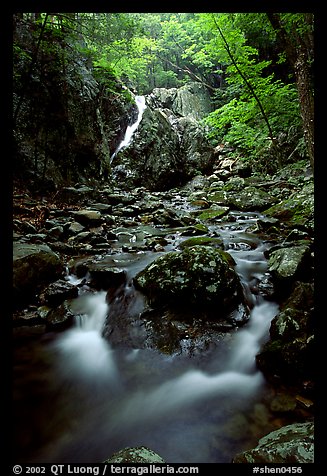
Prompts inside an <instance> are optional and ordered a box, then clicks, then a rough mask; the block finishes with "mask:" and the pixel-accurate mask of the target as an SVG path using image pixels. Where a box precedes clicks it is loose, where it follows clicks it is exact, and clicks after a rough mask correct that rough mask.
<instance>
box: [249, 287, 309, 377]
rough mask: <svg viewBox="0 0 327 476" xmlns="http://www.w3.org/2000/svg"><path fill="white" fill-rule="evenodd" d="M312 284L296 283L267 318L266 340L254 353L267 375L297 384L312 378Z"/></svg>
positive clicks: (259, 365) (261, 368)
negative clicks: (267, 330)
mask: <svg viewBox="0 0 327 476" xmlns="http://www.w3.org/2000/svg"><path fill="white" fill-rule="evenodd" d="M313 303H314V292H313V285H312V284H310V283H302V282H297V283H296V284H295V286H294V289H293V291H292V293H291V295H290V297H289V298H288V299H287V300H286V302H285V303H284V304H283V305H282V306H281V310H280V312H279V313H278V314H277V316H275V317H274V319H273V320H272V321H271V326H270V331H269V332H270V340H269V341H268V342H266V343H265V345H264V346H263V347H262V349H261V351H260V353H259V354H258V355H257V356H256V361H257V365H258V367H259V369H260V370H261V371H262V372H263V373H264V374H265V375H266V376H267V377H268V378H271V377H273V378H275V377H276V376H278V377H279V378H280V379H282V380H283V381H285V382H288V383H289V382H293V383H299V382H301V381H310V380H313V379H314V373H315V364H314V362H315V349H314V323H313Z"/></svg>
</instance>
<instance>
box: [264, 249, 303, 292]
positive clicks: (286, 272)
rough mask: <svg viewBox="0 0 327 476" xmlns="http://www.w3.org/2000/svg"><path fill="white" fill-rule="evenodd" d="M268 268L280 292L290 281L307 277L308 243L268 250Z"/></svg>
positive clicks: (283, 290)
mask: <svg viewBox="0 0 327 476" xmlns="http://www.w3.org/2000/svg"><path fill="white" fill-rule="evenodd" d="M268 255H269V258H268V270H269V271H270V273H271V275H272V278H273V280H274V282H275V284H276V287H277V289H278V290H280V291H281V292H282V293H284V292H285V290H286V288H287V287H288V286H289V285H290V283H292V282H294V281H296V280H297V279H299V278H301V277H303V278H304V279H308V278H309V277H310V275H311V274H312V273H311V270H310V267H311V255H310V245H309V244H304V245H302V244H300V245H297V246H289V247H284V248H280V249H277V250H273V251H271V250H270V251H269V252H268Z"/></svg>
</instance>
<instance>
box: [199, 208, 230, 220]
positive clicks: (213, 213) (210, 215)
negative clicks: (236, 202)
mask: <svg viewBox="0 0 327 476" xmlns="http://www.w3.org/2000/svg"><path fill="white" fill-rule="evenodd" d="M228 212H229V207H218V206H216V207H215V208H214V207H212V208H208V209H207V210H204V211H202V212H201V213H199V214H197V218H198V219H199V220H202V221H211V220H215V219H218V218H221V217H223V216H225V215H227V213H228Z"/></svg>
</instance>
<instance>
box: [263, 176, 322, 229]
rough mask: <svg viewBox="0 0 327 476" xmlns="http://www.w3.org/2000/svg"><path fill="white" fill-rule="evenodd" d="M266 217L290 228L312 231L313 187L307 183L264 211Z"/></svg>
mask: <svg viewBox="0 0 327 476" xmlns="http://www.w3.org/2000/svg"><path fill="white" fill-rule="evenodd" d="M264 213H265V215H266V216H268V217H274V218H278V219H279V220H280V221H281V222H283V223H284V224H286V225H287V226H289V227H291V228H300V229H305V230H309V231H311V232H313V230H314V186H313V183H308V184H306V185H304V186H303V188H302V190H300V191H296V192H294V193H293V194H292V195H290V196H289V197H288V198H287V199H286V200H283V201H281V202H279V203H277V204H276V205H273V206H272V207H270V208H268V209H266V210H265V211H264Z"/></svg>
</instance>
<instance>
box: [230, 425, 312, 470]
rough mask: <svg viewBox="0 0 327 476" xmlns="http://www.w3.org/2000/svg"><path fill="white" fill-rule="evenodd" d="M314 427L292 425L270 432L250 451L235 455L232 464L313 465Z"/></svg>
mask: <svg viewBox="0 0 327 476" xmlns="http://www.w3.org/2000/svg"><path fill="white" fill-rule="evenodd" d="M313 462H314V425H313V423H312V422H308V423H293V424H291V425H286V426H283V427H281V428H279V429H278V430H275V431H272V432H271V433H269V434H268V435H266V436H264V437H263V438H261V439H260V440H259V444H258V445H257V446H256V448H254V449H252V450H248V451H245V452H243V453H240V454H238V455H236V456H235V457H234V459H233V461H232V463H284V464H285V463H289V464H290V463H294V464H299V463H313Z"/></svg>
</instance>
